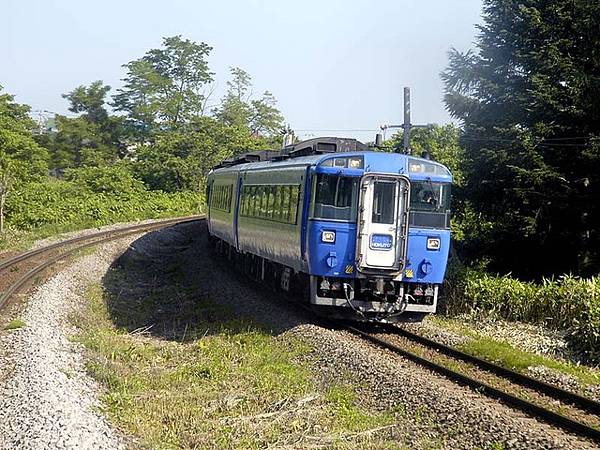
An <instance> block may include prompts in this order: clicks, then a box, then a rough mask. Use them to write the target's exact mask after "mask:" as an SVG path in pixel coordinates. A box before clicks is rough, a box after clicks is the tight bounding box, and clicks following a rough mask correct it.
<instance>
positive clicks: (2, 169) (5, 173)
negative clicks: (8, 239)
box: [0, 155, 15, 233]
mask: <svg viewBox="0 0 600 450" xmlns="http://www.w3.org/2000/svg"><path fill="white" fill-rule="evenodd" d="M14 181H15V180H14V174H13V167H12V162H11V160H10V159H9V158H8V157H7V156H6V155H0V233H4V207H5V205H6V200H7V199H8V195H9V194H10V193H11V190H12V186H13V183H14Z"/></svg>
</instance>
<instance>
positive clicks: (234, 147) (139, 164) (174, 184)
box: [132, 117, 267, 192]
mask: <svg viewBox="0 0 600 450" xmlns="http://www.w3.org/2000/svg"><path fill="white" fill-rule="evenodd" d="M266 147H267V145H266V141H265V140H264V139H262V138H260V137H256V136H253V135H251V134H250V132H249V130H248V129H247V128H246V127H233V126H227V125H225V124H223V123H221V122H219V121H217V120H216V119H214V118H211V117H198V118H196V119H194V120H193V121H192V122H191V123H190V124H189V125H188V127H186V130H185V131H183V130H182V131H180V132H173V131H169V132H164V133H161V134H160V135H158V136H157V137H156V139H155V141H154V142H153V143H152V144H147V145H143V146H141V147H140V148H139V149H138V150H137V151H136V157H135V161H134V162H133V163H132V164H133V168H134V171H135V173H136V175H137V176H138V177H139V178H140V179H141V180H143V181H144V183H145V184H146V185H147V186H148V187H150V188H151V189H160V190H163V191H167V192H173V191H177V190H188V189H189V190H198V189H200V190H201V191H202V190H203V189H204V182H205V180H206V175H208V172H209V171H210V170H211V169H212V168H213V167H214V166H216V165H217V164H219V163H220V162H221V161H223V160H224V159H227V158H230V157H232V156H233V155H235V154H239V153H243V152H248V151H253V150H262V149H265V148H266Z"/></svg>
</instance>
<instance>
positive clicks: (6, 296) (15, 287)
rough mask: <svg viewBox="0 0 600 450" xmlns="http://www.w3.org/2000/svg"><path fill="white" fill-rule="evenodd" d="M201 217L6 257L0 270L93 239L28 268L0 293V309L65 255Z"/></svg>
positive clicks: (126, 229)
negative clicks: (35, 277) (34, 278)
mask: <svg viewBox="0 0 600 450" xmlns="http://www.w3.org/2000/svg"><path fill="white" fill-rule="evenodd" d="M202 219H203V217H201V216H198V217H192V218H181V219H168V220H163V221H160V222H153V223H147V224H143V225H134V226H129V227H123V228H120V229H113V230H109V231H104V232H100V233H94V234H90V235H87V236H81V237H78V238H74V239H68V240H65V241H61V242H57V243H55V244H52V245H48V246H46V247H42V248H40V249H36V250H32V251H30V252H26V253H23V254H21V255H17V256H16V257H13V258H10V259H7V260H6V261H3V265H2V266H0V270H3V269H6V268H8V267H10V266H12V265H14V264H17V263H19V262H23V261H25V260H27V259H30V258H32V257H34V256H37V255H39V254H41V253H44V252H47V251H49V250H55V249H57V248H60V247H62V246H66V245H72V244H78V243H80V242H82V241H85V240H90V239H95V240H92V241H91V242H86V243H83V244H81V245H77V246H76V247H74V248H71V249H69V250H67V251H65V252H63V253H61V254H60V255H57V256H55V257H52V258H50V259H49V260H47V261H45V262H44V263H42V264H39V265H37V266H36V267H34V268H33V269H31V270H29V271H28V272H27V273H25V274H24V275H23V276H22V277H20V278H19V279H18V280H17V281H15V282H14V283H12V284H11V285H10V286H9V287H8V289H6V290H5V291H4V292H3V293H2V295H1V296H0V309H2V308H3V307H4V306H6V304H7V303H8V301H9V300H10V298H11V297H12V296H13V295H14V294H15V293H17V292H18V291H19V290H20V289H21V288H22V287H23V286H24V285H25V284H26V283H27V282H28V281H29V280H31V279H32V278H33V277H34V276H36V275H37V274H39V273H40V272H42V271H44V270H45V269H47V268H48V267H50V266H52V265H54V264H56V263H57V262H59V261H60V260H62V259H64V258H65V257H67V256H70V255H72V254H74V253H75V252H77V251H79V250H82V249H84V248H88V247H93V246H95V245H98V244H102V243H105V242H110V241H114V240H116V239H121V238H124V237H127V236H130V235H134V234H138V233H140V232H144V231H152V230H157V229H162V228H166V227H169V226H173V225H177V224H182V223H189V222H195V221H198V220H202ZM98 238H100V239H98ZM23 256H26V257H23ZM9 263H10V264H9Z"/></svg>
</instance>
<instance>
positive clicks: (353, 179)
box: [310, 173, 361, 223]
mask: <svg viewBox="0 0 600 450" xmlns="http://www.w3.org/2000/svg"><path fill="white" fill-rule="evenodd" d="M322 177H329V178H331V179H335V180H336V181H335V192H334V204H332V205H329V206H333V207H334V208H349V214H348V216H349V218H334V217H326V216H324V215H323V214H321V215H318V214H317V211H316V208H317V203H318V202H317V195H318V192H317V191H318V183H319V179H320V178H322ZM341 179H343V180H344V182H348V181H349V182H350V186H351V187H352V188H351V189H352V193H353V194H351V195H350V197H349V198H350V204H349V205H348V206H341V207H340V206H335V205H336V204H337V202H338V200H339V198H340V195H339V188H340V183H341V182H340V180H341ZM360 179H361V177H360V176H347V175H338V174H331V173H316V174H315V175H314V176H313V178H312V187H311V205H310V219H311V220H324V221H329V222H341V223H356V221H357V220H358V201H359V190H360Z"/></svg>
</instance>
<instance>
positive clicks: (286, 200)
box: [281, 186, 292, 223]
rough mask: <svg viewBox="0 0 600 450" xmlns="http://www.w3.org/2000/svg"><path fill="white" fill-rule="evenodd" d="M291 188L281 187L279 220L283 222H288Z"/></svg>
mask: <svg viewBox="0 0 600 450" xmlns="http://www.w3.org/2000/svg"><path fill="white" fill-rule="evenodd" d="M290 188H291V186H281V220H282V221H283V222H288V223H289V221H290V196H291V195H292V194H291V189H290Z"/></svg>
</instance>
